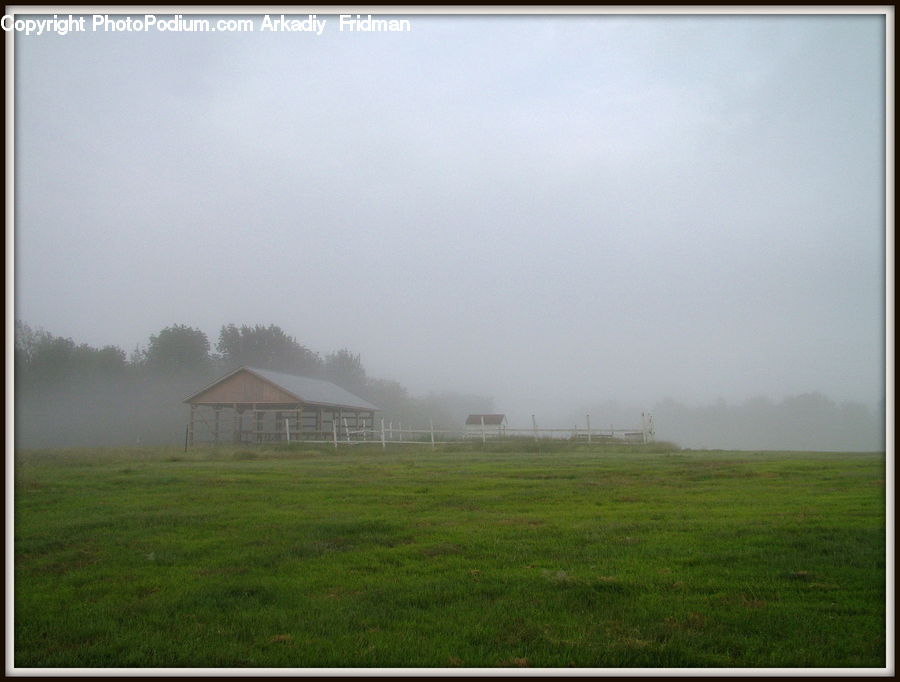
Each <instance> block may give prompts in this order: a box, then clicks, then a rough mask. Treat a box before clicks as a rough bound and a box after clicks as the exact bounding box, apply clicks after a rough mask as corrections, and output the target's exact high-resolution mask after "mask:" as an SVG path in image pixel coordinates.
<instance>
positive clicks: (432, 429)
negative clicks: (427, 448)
mask: <svg viewBox="0 0 900 682" xmlns="http://www.w3.org/2000/svg"><path fill="white" fill-rule="evenodd" d="M428 423H429V424H431V449H432V450H434V419H429V420H428Z"/></svg>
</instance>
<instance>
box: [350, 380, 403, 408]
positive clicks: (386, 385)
mask: <svg viewBox="0 0 900 682" xmlns="http://www.w3.org/2000/svg"><path fill="white" fill-rule="evenodd" d="M360 397H361V398H364V399H366V400H368V401H369V402H371V403H373V404H374V405H375V406H376V407H378V408H380V409H381V410H382V411H383V412H384V413H385V416H390V415H393V414H396V415H399V414H402V413H403V412H405V411H406V410H407V409H408V408H409V404H410V397H409V393H407V391H406V389H405V388H404V387H403V386H402V385H401V384H400V383H398V382H396V381H392V380H390V379H369V380H368V381H367V382H366V386H365V388H364V389H363V390H362V391H360Z"/></svg>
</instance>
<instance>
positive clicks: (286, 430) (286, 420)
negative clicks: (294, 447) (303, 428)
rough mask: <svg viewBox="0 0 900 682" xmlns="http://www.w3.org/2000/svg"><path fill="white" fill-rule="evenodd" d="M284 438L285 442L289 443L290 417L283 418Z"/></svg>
mask: <svg viewBox="0 0 900 682" xmlns="http://www.w3.org/2000/svg"><path fill="white" fill-rule="evenodd" d="M284 436H285V440H287V442H288V443H290V442H291V418H290V416H288V417H285V418H284Z"/></svg>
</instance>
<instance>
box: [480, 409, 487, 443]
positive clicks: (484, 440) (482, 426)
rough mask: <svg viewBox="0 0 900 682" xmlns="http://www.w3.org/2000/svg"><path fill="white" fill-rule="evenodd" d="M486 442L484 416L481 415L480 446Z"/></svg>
mask: <svg viewBox="0 0 900 682" xmlns="http://www.w3.org/2000/svg"><path fill="white" fill-rule="evenodd" d="M486 441H487V436H486V435H485V433H484V415H481V444H482V445H484V444H485V442H486Z"/></svg>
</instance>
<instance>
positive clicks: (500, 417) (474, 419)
mask: <svg viewBox="0 0 900 682" xmlns="http://www.w3.org/2000/svg"><path fill="white" fill-rule="evenodd" d="M482 417H483V418H484V425H485V426H500V425H501V424H503V422H504V421H506V415H505V414H470V415H469V416H468V417H467V418H466V424H467V425H471V424H478V425H479V426H480V425H481V419H482Z"/></svg>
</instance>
